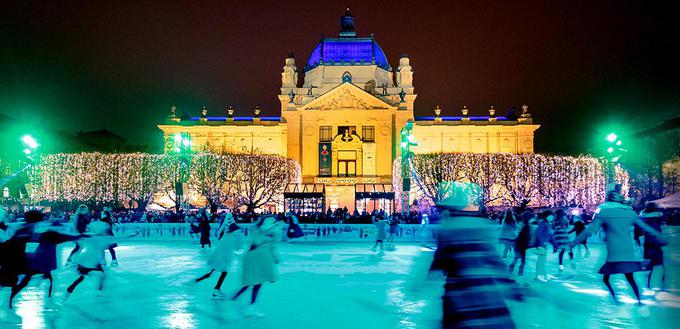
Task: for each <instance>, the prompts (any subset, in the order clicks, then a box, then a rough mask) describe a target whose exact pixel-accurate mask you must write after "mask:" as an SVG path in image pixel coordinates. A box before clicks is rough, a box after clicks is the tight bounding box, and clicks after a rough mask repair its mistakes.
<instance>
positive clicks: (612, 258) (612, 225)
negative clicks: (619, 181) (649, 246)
mask: <svg viewBox="0 0 680 329" xmlns="http://www.w3.org/2000/svg"><path fill="white" fill-rule="evenodd" d="M634 226H637V227H639V228H640V229H642V230H643V231H644V232H647V233H648V234H650V235H651V236H653V237H655V238H656V239H658V241H659V245H666V244H667V241H666V240H665V239H664V238H663V236H661V233H660V232H658V231H656V230H655V229H654V228H652V227H650V226H649V225H647V224H645V223H644V222H643V221H642V220H641V219H640V218H639V217H638V216H637V214H636V213H635V212H634V211H633V209H632V208H631V207H630V205H628V204H626V203H625V200H624V198H623V196H622V195H621V194H620V193H619V191H618V190H616V189H614V190H611V191H609V192H607V197H606V200H605V202H604V203H602V204H601V205H600V208H599V212H598V213H597V215H596V216H595V217H594V219H593V222H592V223H591V224H590V225H588V227H587V228H586V230H585V231H583V232H582V233H581V234H579V235H578V236H577V237H576V239H574V241H572V242H571V245H570V248H574V246H576V245H578V244H579V243H581V241H583V240H585V239H587V238H588V236H589V235H590V234H591V233H593V232H595V230H597V229H598V228H600V227H602V229H603V231H604V233H605V237H606V247H607V260H606V262H605V263H604V265H602V267H601V268H600V270H599V273H600V274H602V281H603V282H604V284H605V285H606V286H607V289H609V293H610V294H611V296H612V298H613V299H614V302H615V303H618V301H617V299H616V294H615V293H614V289H613V288H612V285H611V283H609V277H610V276H611V275H612V274H619V273H621V274H624V275H625V276H626V280H627V281H628V284H629V285H630V287H631V288H632V289H633V292H634V293H635V297H636V298H637V300H638V304H641V301H640V290H639V289H638V286H637V283H635V277H634V276H633V273H635V272H638V271H642V270H643V266H642V260H641V259H640V258H639V257H638V255H637V253H636V250H635V249H636V246H635V241H634V239H633V237H632V236H631V231H632V229H633V227H634Z"/></svg>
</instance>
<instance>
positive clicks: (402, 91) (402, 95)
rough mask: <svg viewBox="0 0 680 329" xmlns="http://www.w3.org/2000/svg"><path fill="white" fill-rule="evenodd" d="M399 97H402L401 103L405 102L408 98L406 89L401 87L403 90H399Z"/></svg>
mask: <svg viewBox="0 0 680 329" xmlns="http://www.w3.org/2000/svg"><path fill="white" fill-rule="evenodd" d="M399 98H400V99H401V100H400V101H399V103H405V101H404V99H405V98H406V92H405V91H404V89H401V91H400V92H399Z"/></svg>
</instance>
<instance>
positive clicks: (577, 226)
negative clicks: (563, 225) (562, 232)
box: [567, 220, 586, 235]
mask: <svg viewBox="0 0 680 329" xmlns="http://www.w3.org/2000/svg"><path fill="white" fill-rule="evenodd" d="M585 229H586V224H585V223H583V221H580V220H578V221H575V222H574V227H573V228H572V229H571V230H569V232H567V233H568V234H571V233H576V235H579V234H581V232H583V231H585Z"/></svg>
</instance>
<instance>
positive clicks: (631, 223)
mask: <svg viewBox="0 0 680 329" xmlns="http://www.w3.org/2000/svg"><path fill="white" fill-rule="evenodd" d="M662 220H663V213H662V212H661V211H660V209H658V207H657V205H656V204H655V203H653V202H648V203H647V204H646V206H645V208H644V209H643V210H642V211H641V212H640V213H639V214H636V213H635V211H634V210H633V209H632V207H631V206H630V205H629V204H627V203H626V200H625V199H624V197H623V196H622V195H621V193H620V191H619V190H618V189H616V188H613V189H611V191H609V192H608V193H607V196H606V201H605V202H604V203H603V204H601V205H600V206H599V208H598V211H597V213H596V215H595V216H594V219H593V221H592V223H590V224H589V225H586V223H585V222H584V221H583V220H582V219H581V218H580V217H579V216H578V214H574V216H573V227H570V224H569V222H570V221H569V218H568V216H567V214H566V212H565V211H564V210H561V209H559V210H557V211H555V212H553V211H551V210H545V211H543V212H541V213H538V214H536V213H534V212H532V211H530V210H525V211H523V212H521V213H520V214H519V215H518V216H516V215H515V214H514V213H513V211H511V210H508V211H506V212H505V214H504V215H503V220H502V226H501V229H500V236H499V241H500V243H501V245H502V247H503V251H502V253H501V256H502V258H507V257H509V256H511V251H513V253H512V254H513V257H512V261H511V262H510V263H509V265H508V269H509V271H510V272H511V273H513V274H514V272H515V268H516V267H517V277H521V276H523V274H524V266H525V264H526V261H527V251H528V250H532V249H533V251H534V254H535V255H536V266H535V277H534V280H536V281H543V282H545V281H547V280H548V276H547V273H546V262H547V255H548V250H549V249H550V247H552V250H553V253H554V254H557V264H558V269H559V271H560V272H562V271H563V270H564V256H565V254H568V255H569V259H570V260H571V262H570V265H571V266H572V267H574V266H575V265H576V264H575V263H574V253H573V249H574V248H584V249H585V254H584V257H588V256H589V255H590V251H589V250H588V244H587V241H588V238H589V237H590V236H591V235H592V234H594V233H598V234H604V236H603V238H604V241H605V246H606V254H607V257H606V262H605V264H604V265H603V266H602V267H601V268H600V270H599V273H600V274H602V281H603V283H604V284H605V286H606V287H607V289H608V290H609V292H610V293H611V296H612V298H613V299H614V301H615V302H616V301H617V299H616V294H615V292H614V290H613V288H612V286H611V284H610V276H611V275H612V274H624V276H625V278H626V280H627V281H628V283H629V285H630V287H631V289H632V290H633V293H634V294H635V297H636V298H637V300H638V302H640V291H639V288H638V285H637V283H636V282H635V279H634V276H633V273H635V272H640V271H649V274H648V277H647V287H648V288H651V287H652V274H653V272H654V269H655V268H657V267H660V268H661V270H662V271H663V273H662V278H661V288H662V289H663V288H665V281H666V279H665V277H666V271H665V267H664V260H663V259H664V257H663V250H662V247H663V246H664V245H666V244H667V241H666V240H665V239H664V238H663V236H662V234H661V227H662V223H663V222H662ZM634 232H642V233H641V234H640V235H642V236H644V244H641V243H639V241H638V242H637V243H636V237H637V235H636V234H634ZM572 233H574V239H571V236H570V235H571V234H572ZM636 248H642V250H637V249H636ZM640 254H642V256H643V257H642V258H640V257H639V255H640ZM518 264H519V265H518Z"/></svg>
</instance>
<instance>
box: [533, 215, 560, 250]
mask: <svg viewBox="0 0 680 329" xmlns="http://www.w3.org/2000/svg"><path fill="white" fill-rule="evenodd" d="M534 234H535V235H534V237H533V238H534V239H533V243H532V244H531V247H534V248H545V247H546V244H547V243H551V244H552V245H553V246H555V245H556V243H555V237H554V236H553V232H552V230H551V229H550V224H548V222H547V221H545V220H541V221H539V222H538V225H537V226H536V230H535V232H534Z"/></svg>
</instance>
